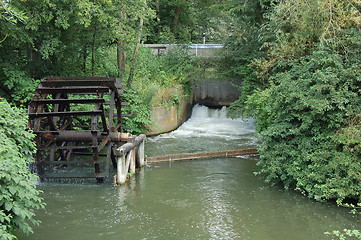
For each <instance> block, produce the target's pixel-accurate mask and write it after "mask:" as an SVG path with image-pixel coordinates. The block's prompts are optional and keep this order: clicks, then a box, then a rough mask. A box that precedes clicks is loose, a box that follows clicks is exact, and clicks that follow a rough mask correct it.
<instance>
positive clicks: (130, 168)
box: [129, 148, 136, 173]
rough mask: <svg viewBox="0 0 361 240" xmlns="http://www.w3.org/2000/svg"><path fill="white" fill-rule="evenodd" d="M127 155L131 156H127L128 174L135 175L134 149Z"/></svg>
mask: <svg viewBox="0 0 361 240" xmlns="http://www.w3.org/2000/svg"><path fill="white" fill-rule="evenodd" d="M129 154H130V155H131V156H129V157H130V167H129V172H130V173H135V158H136V149H135V148H133V149H132V150H130V152H129Z"/></svg>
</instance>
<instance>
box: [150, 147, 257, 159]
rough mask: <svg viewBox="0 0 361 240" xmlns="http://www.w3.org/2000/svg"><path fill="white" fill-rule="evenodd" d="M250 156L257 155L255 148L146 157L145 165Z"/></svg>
mask: <svg viewBox="0 0 361 240" xmlns="http://www.w3.org/2000/svg"><path fill="white" fill-rule="evenodd" d="M250 154H257V148H244V149H234V150H225V151H214V152H199V153H185V154H176V155H167V156H160V157H147V163H155V162H167V161H178V160H192V159H202V158H215V157H234V156H240V155H250Z"/></svg>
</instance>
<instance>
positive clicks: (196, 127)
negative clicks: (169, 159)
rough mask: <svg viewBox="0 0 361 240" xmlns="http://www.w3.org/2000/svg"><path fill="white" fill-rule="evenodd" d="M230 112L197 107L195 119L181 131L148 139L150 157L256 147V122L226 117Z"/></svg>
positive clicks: (193, 112)
mask: <svg viewBox="0 0 361 240" xmlns="http://www.w3.org/2000/svg"><path fill="white" fill-rule="evenodd" d="M226 115H227V108H226V107H223V108H221V109H210V108H208V107H205V106H201V105H196V106H194V107H193V110H192V115H191V118H190V119H189V120H188V121H186V122H185V123H184V124H183V125H181V126H180V127H179V128H178V129H177V130H175V131H173V132H170V133H165V134H161V135H159V136H156V137H151V138H149V139H148V144H147V146H146V149H149V150H150V149H151V150H150V151H147V155H148V156H155V155H157V154H158V155H165V154H177V153H193V152H202V151H218V150H229V149H237V148H246V147H254V146H256V145H257V138H256V137H255V135H254V133H255V126H254V119H252V118H238V119H230V118H227V117H226Z"/></svg>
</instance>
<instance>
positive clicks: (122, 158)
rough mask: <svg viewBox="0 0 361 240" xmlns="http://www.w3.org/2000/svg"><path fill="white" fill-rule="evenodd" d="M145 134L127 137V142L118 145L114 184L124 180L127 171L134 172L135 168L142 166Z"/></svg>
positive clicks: (121, 182)
mask: <svg viewBox="0 0 361 240" xmlns="http://www.w3.org/2000/svg"><path fill="white" fill-rule="evenodd" d="M145 138H146V137H145V135H144V134H141V135H139V136H137V137H135V138H131V139H129V142H128V143H126V144H124V145H122V146H121V147H119V148H118V149H117V151H116V153H117V175H116V178H115V181H116V184H118V185H120V184H123V183H125V182H126V180H127V176H128V173H135V168H136V166H138V167H139V168H141V167H143V166H144V141H145Z"/></svg>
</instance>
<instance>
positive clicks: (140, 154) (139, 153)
mask: <svg viewBox="0 0 361 240" xmlns="http://www.w3.org/2000/svg"><path fill="white" fill-rule="evenodd" d="M144 140H145V139H143V141H142V142H141V143H140V144H139V146H138V147H137V165H138V166H139V167H143V166H144Z"/></svg>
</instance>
